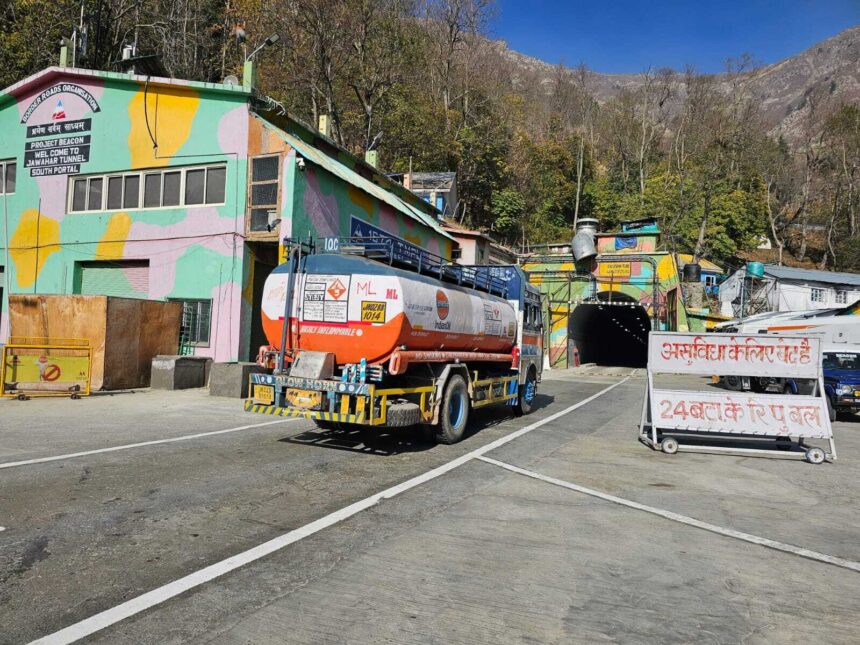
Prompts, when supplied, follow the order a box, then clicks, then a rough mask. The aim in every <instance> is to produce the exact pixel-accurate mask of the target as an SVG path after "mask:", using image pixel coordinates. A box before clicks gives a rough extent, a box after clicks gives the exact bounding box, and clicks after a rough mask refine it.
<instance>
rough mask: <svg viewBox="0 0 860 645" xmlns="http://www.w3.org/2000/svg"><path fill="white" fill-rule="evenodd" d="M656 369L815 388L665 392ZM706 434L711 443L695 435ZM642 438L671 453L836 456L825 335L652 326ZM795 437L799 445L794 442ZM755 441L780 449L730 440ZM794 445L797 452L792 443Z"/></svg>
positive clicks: (813, 460) (820, 458)
mask: <svg viewBox="0 0 860 645" xmlns="http://www.w3.org/2000/svg"><path fill="white" fill-rule="evenodd" d="M655 374H688V375H697V376H710V375H713V374H719V375H721V376H724V375H728V374H743V375H747V376H759V377H778V378H793V379H805V380H808V381H810V382H811V383H814V386H813V388H812V394H811V395H809V396H797V395H792V394H756V393H740V392H727V391H719V390H714V391H695V390H678V389H675V390H667V389H657V388H655V387H654V375H655ZM705 437H709V438H710V439H711V440H712V441H711V442H710V445H703V444H702V442H701V441H698V440H697V438H705ZM639 439H640V440H641V441H642V442H643V443H645V444H647V445H649V446H651V447H652V448H654V449H656V450H662V451H663V452H666V453H669V454H673V453H675V452H678V451H679V450H682V451H690V452H711V453H721V454H747V455H756V456H760V457H788V458H795V459H804V458H805V459H806V460H807V461H809V462H811V463H821V462H823V461H824V460H825V459H830V460H832V461H835V460H836V447H835V445H834V442H833V430H832V428H831V426H830V417H829V415H828V409H827V399H826V395H825V393H824V381H823V375H822V367H821V341H820V340H819V339H818V338H805V337H793V336H762V335H743V334H715V333H709V334H703V335H700V334H689V333H678V332H651V334H650V335H649V339H648V371H647V391H646V393H645V401H644V402H643V405H642V419H641V421H640V425H639ZM792 439H797V443H796V444H792V443H791V442H792ZM804 439H826V440H828V442H829V448H830V450H829V452H825V451H824V450H822V449H821V448H817V447H813V446H809V445H807V444H806V443H804ZM750 440H764V441H768V442H770V443H771V446H772V448H777V449H776V450H774V449H757V448H747V447H739V446H737V445H727V444H731V443H734V444H737V443H739V442H743V441H747V442H749V441H750ZM719 444H722V445H719ZM795 446H796V447H797V448H799V450H787V449H786V448H791V447H795Z"/></svg>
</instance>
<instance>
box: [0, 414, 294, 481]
mask: <svg viewBox="0 0 860 645" xmlns="http://www.w3.org/2000/svg"><path fill="white" fill-rule="evenodd" d="M289 421H298V419H296V418H290V419H284V418H281V419H277V420H275V421H265V422H264V423H252V424H250V425H245V426H239V427H238V428H227V429H226V430H213V431H212V432H198V433H197V434H189V435H183V436H181V437H172V438H170V439H155V440H153V441H141V442H139V443H127V444H124V445H122V446H112V447H110V448H98V449H96V450H84V451H82V452H70V453H67V454H65V455H54V456H52V457H38V458H36V459H25V460H23V461H7V462H5V463H0V470H2V469H3V468H15V467H17V466H30V465H32V464H44V463H47V462H49V461H61V460H63V459H73V458H75V457H86V456H88V455H99V454H101V453H103V452H116V451H118V450H130V449H132V448H143V447H145V446H157V445H159V444H162V443H176V442H177V441H190V440H191V439H200V438H201V437H213V436H215V435H219V434H228V433H231V432H239V431H240V430H250V429H251V428H261V427H263V426H271V425H274V424H276V423H287V422H289Z"/></svg>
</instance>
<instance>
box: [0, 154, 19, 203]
mask: <svg viewBox="0 0 860 645" xmlns="http://www.w3.org/2000/svg"><path fill="white" fill-rule="evenodd" d="M17 168H18V165H17V163H15V161H11V160H10V161H0V195H11V194H12V193H14V192H15V172H16V170H17Z"/></svg>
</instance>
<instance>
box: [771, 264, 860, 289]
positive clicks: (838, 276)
mask: <svg viewBox="0 0 860 645" xmlns="http://www.w3.org/2000/svg"><path fill="white" fill-rule="evenodd" d="M764 272H765V273H766V274H767V275H769V276H771V277H774V278H776V279H777V280H796V281H799V282H825V283H828V284H844V285H849V286H852V287H860V275H858V274H856V273H839V272H836V271H819V270H817V269H795V268H794V267H786V266H779V265H778V264H765V265H764Z"/></svg>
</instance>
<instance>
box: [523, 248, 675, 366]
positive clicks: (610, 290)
mask: <svg viewBox="0 0 860 645" xmlns="http://www.w3.org/2000/svg"><path fill="white" fill-rule="evenodd" d="M619 237H621V236H619ZM642 237H645V236H642ZM655 242H656V240H655V239H654V238H652V239H651V240H637V241H636V242H635V243H630V242H628V241H627V240H624V241H623V242H621V244H626V245H628V246H627V247H626V249H624V248H623V247H622V249H619V250H616V248H615V247H616V244H615V241H614V238H613V237H612V236H601V237H599V238H598V245H597V246H598V249H601V248H602V249H605V251H604V252H602V253H600V252H599V253H598V256H597V258H596V260H595V261H594V262H593V263H592V264H591V266H590V268H589V271H588V272H587V273H585V272H583V271H582V270H580V271H579V272H577V267H576V265H575V264H574V263H573V262H572V258H571V261H564V259H563V258H559V260H555V259H554V258H552V257H550V256H544V257H543V258H540V259H538V261H535V262H527V263H525V264H524V265H523V269H524V270H525V271H526V272H527V273H528V274H529V281H530V282H531V283H532V284H534V285H536V286H538V287H539V288H540V289H541V293H543V294H544V295H545V296H546V298H547V300H548V306H549V321H548V324H547V328H548V331H547V334H548V339H547V346H548V348H549V360H550V366H551V367H553V368H567V367H568V366H569V365H568V358H569V356H568V342H569V340H570V317H571V314H572V313H573V311H574V310H575V308H576V307H577V306H578V305H579V304H580V303H582V302H583V301H586V300H588V301H594V300H602V301H606V300H625V301H629V302H632V303H635V304H639V305H641V306H642V307H643V308H644V309H645V311H646V312H647V314H648V317H649V318H651V319H652V320H654V318H655V307H656V314H657V315H656V319H657V321H658V322H657V326H658V327H659V328H660V329H661V330H679V331H686V330H687V329H688V321H687V315H686V311H685V310H684V306H683V299H682V298H681V296H680V289H679V288H678V285H679V276H678V269H677V266H676V264H675V259H674V257H673V256H672V255H670V254H668V253H657V252H655V251H653V249H654V248H655V246H656V243H655ZM642 248H648V249H651V251H650V252H645V253H641V252H640V251H639V249H642ZM625 250H626V253H625ZM639 253H641V255H642V256H645V257H644V258H643V259H632V258H631V259H626V258H625V257H624V255H631V256H632V255H634V254H639ZM580 269H581V268H580ZM655 273H656V287H657V288H656V290H655V289H654V286H655ZM655 291H656V293H655Z"/></svg>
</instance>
